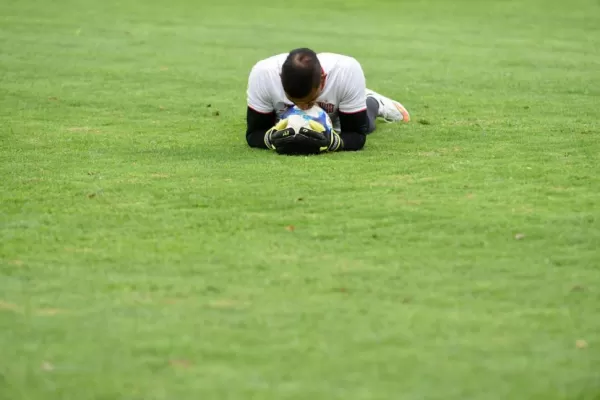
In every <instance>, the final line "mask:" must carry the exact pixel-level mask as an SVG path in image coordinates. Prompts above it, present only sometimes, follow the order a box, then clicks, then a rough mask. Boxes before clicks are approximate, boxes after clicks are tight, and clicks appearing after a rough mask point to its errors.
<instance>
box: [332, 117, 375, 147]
mask: <svg viewBox="0 0 600 400" xmlns="http://www.w3.org/2000/svg"><path fill="white" fill-rule="evenodd" d="M339 116H340V128H341V133H340V137H341V138H342V142H343V143H344V147H343V149H342V150H346V151H357V150H361V149H362V148H363V147H364V146H365V142H366V141H367V132H368V129H369V118H368V116H367V110H363V111H359V112H356V113H353V114H346V113H343V112H339Z"/></svg>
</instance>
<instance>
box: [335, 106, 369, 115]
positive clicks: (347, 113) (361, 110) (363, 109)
mask: <svg viewBox="0 0 600 400" xmlns="http://www.w3.org/2000/svg"><path fill="white" fill-rule="evenodd" d="M366 110H367V107H365V108H362V109H360V110H358V111H354V112H343V111H342V110H340V112H341V113H342V114H346V115H352V114H358V113H359V112H363V111H366Z"/></svg>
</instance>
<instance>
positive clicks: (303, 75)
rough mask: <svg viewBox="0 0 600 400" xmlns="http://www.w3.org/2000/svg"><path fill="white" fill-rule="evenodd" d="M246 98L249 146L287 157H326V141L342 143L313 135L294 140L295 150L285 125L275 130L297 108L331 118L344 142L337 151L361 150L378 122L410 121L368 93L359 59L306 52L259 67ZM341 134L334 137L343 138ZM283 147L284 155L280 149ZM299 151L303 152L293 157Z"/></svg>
mask: <svg viewBox="0 0 600 400" xmlns="http://www.w3.org/2000/svg"><path fill="white" fill-rule="evenodd" d="M247 95H248V110H247V117H246V121H247V129H246V141H247V142H248V145H250V146H251V147H257V148H263V149H267V148H270V149H273V150H278V152H279V153H283V154H285V153H295V154H297V153H299V152H300V153H302V152H306V153H315V152H317V153H318V152H321V151H325V152H327V151H332V150H334V148H328V149H325V150H323V149H322V147H321V146H322V144H323V142H324V141H325V142H328V143H339V142H338V141H337V140H330V138H326V137H324V135H323V134H322V133H320V132H317V131H312V130H311V131H310V132H306V133H307V134H296V135H294V138H293V143H292V144H291V146H290V138H289V135H290V133H289V132H287V131H286V129H285V127H284V126H283V125H284V124H279V125H276V124H277V122H278V121H279V117H280V116H281V115H282V114H283V113H284V112H285V111H286V110H287V109H288V108H290V107H292V106H293V105H296V106H298V107H299V108H301V109H309V108H310V107H312V106H313V105H315V104H317V105H318V106H320V107H321V108H322V109H323V110H325V111H326V112H327V113H328V114H329V116H330V117H331V120H332V122H333V126H334V128H335V131H336V132H338V133H339V138H340V140H341V145H340V146H336V151H340V150H360V149H362V148H363V146H364V145H365V141H366V136H367V134H369V133H371V132H373V131H374V130H375V119H376V118H377V117H382V118H383V119H385V120H386V121H388V122H395V121H404V122H408V121H409V120H410V116H409V114H408V111H406V109H405V108H404V106H402V104H400V103H398V102H397V101H394V100H392V99H389V98H387V97H384V96H382V95H380V94H378V93H375V92H374V91H372V90H369V89H367V88H366V86H365V76H364V73H363V70H362V67H361V65H360V64H359V63H358V61H356V60H355V59H354V58H352V57H348V56H343V55H339V54H333V53H319V54H316V53H315V52H314V51H312V50H310V49H305V48H303V49H296V50H293V51H291V52H290V53H289V54H280V55H276V56H273V57H270V58H267V59H265V60H261V61H259V62H258V63H256V64H255V65H254V67H253V68H252V71H251V72H250V77H249V79H248V92H247ZM336 132H333V133H332V134H333V135H338V133H336ZM336 139H337V138H336ZM283 141H284V142H285V143H286V147H285V149H284V148H282V147H281V148H278V146H281V145H282V142H283ZM296 143H297V146H296ZM294 147H297V149H296V150H298V149H302V150H301V151H294Z"/></svg>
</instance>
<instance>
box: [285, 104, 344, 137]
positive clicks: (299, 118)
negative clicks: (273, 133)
mask: <svg viewBox="0 0 600 400" xmlns="http://www.w3.org/2000/svg"><path fill="white" fill-rule="evenodd" d="M281 119H287V120H288V124H287V127H288V128H292V129H293V130H294V133H298V132H299V131H300V128H309V129H310V125H309V121H310V120H313V121H316V122H318V123H319V124H321V125H323V126H324V127H325V132H323V133H324V134H325V135H329V134H331V131H332V130H333V123H332V122H331V118H329V115H328V114H327V113H326V112H325V110H323V109H322V108H321V107H319V106H318V105H314V106H312V107H311V108H309V109H308V110H301V109H300V108H298V107H297V106H293V107H291V108H288V109H287V110H286V111H285V112H284V113H283V114H282V115H281Z"/></svg>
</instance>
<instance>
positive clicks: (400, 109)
mask: <svg viewBox="0 0 600 400" xmlns="http://www.w3.org/2000/svg"><path fill="white" fill-rule="evenodd" d="M369 99H373V100H375V101H376V102H377V103H378V104H379V107H378V111H377V116H378V117H381V118H383V119H384V120H385V121H386V122H396V121H402V122H408V121H410V115H409V114H408V111H407V110H406V108H404V106H403V105H402V104H400V103H399V102H397V101H395V100H392V99H390V98H387V97H385V96H383V95H381V94H379V93H377V92H374V91H373V90H370V89H367V110H368V107H369V103H370V101H369ZM369 119H370V117H369Z"/></svg>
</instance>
